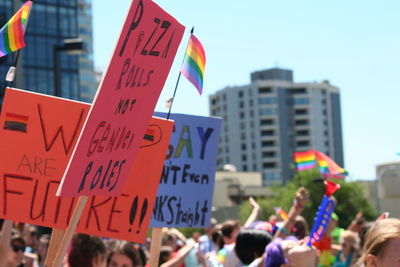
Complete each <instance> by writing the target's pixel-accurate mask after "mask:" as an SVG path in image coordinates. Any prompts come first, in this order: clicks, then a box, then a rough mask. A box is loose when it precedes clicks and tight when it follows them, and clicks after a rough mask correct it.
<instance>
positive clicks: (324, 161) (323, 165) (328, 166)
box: [315, 151, 348, 179]
mask: <svg viewBox="0 0 400 267" xmlns="http://www.w3.org/2000/svg"><path fill="white" fill-rule="evenodd" d="M315 155H316V157H317V161H318V166H319V172H320V173H321V174H322V176H324V177H325V178H338V179H343V178H344V177H345V176H346V175H348V172H347V171H346V170H345V169H343V168H342V167H340V166H339V165H337V164H336V162H334V161H333V160H332V159H331V158H330V157H328V156H327V155H325V154H324V153H321V152H319V151H315Z"/></svg>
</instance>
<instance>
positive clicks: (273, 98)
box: [258, 97, 276, 105]
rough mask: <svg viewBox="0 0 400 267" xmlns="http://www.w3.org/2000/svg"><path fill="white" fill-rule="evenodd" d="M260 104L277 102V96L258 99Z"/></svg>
mask: <svg viewBox="0 0 400 267" xmlns="http://www.w3.org/2000/svg"><path fill="white" fill-rule="evenodd" d="M258 104H260V105H270V104H276V98H275V97H264V98H260V99H258Z"/></svg>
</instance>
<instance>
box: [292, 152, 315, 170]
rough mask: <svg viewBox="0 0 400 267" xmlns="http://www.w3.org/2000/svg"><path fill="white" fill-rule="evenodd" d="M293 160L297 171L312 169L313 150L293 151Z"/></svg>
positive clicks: (313, 160)
mask: <svg viewBox="0 0 400 267" xmlns="http://www.w3.org/2000/svg"><path fill="white" fill-rule="evenodd" d="M294 162H295V163H296V166H297V171H303V170H309V169H313V168H314V167H315V151H314V150H310V151H304V152H294Z"/></svg>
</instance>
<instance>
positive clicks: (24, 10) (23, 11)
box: [0, 1, 32, 57]
mask: <svg viewBox="0 0 400 267" xmlns="http://www.w3.org/2000/svg"><path fill="white" fill-rule="evenodd" d="M31 6H32V1H27V2H25V3H24V4H23V6H22V7H21V8H20V9H19V10H18V11H17V13H15V14H14V16H12V18H11V19H10V20H9V21H8V22H7V23H6V25H4V26H3V28H1V30H0V57H2V56H5V55H7V54H9V53H11V52H14V51H17V50H19V49H21V48H23V47H24V46H25V40H24V33H25V27H26V22H27V20H28V16H29V12H30V10H31Z"/></svg>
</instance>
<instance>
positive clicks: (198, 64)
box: [181, 34, 206, 95]
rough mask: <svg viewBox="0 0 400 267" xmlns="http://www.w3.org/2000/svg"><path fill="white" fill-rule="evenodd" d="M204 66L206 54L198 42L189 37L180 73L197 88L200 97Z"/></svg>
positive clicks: (191, 36)
mask: <svg viewBox="0 0 400 267" xmlns="http://www.w3.org/2000/svg"><path fill="white" fill-rule="evenodd" d="M205 66H206V53H205V52H204V49H203V46H202V45H201V43H200V41H199V40H198V39H197V38H196V37H195V36H194V35H193V34H191V35H190V40H189V44H188V47H187V49H186V55H185V59H184V61H183V64H182V68H181V73H182V74H183V75H184V76H185V77H186V78H187V79H188V80H189V81H190V82H191V83H192V84H193V85H194V86H195V87H196V88H197V91H199V93H200V95H201V93H202V92H203V78H204V67H205Z"/></svg>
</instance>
